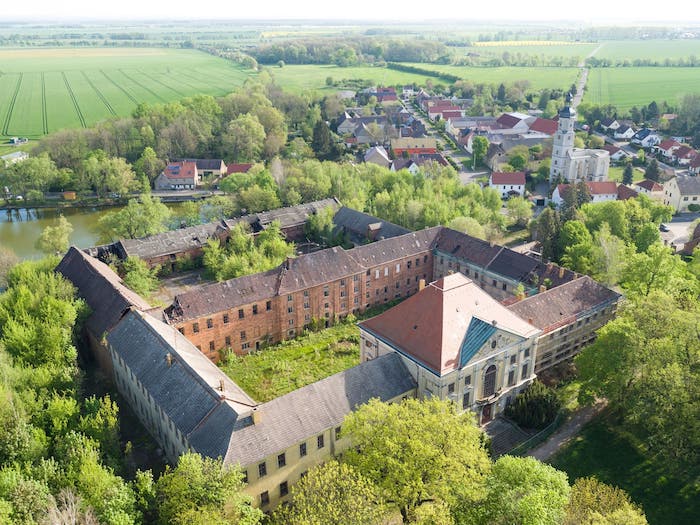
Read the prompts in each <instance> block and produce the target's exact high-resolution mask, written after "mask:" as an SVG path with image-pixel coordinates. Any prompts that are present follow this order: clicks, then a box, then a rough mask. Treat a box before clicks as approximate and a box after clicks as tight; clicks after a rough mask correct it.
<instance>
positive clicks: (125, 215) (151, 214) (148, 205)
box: [99, 193, 171, 240]
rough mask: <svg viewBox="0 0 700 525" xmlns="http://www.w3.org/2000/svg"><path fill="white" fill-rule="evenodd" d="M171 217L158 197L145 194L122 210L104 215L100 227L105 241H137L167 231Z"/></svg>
mask: <svg viewBox="0 0 700 525" xmlns="http://www.w3.org/2000/svg"><path fill="white" fill-rule="evenodd" d="M170 215H171V212H170V210H169V209H168V207H167V206H166V205H165V204H163V203H162V202H160V199H159V198H158V197H153V196H151V195H150V194H148V193H145V194H142V195H141V196H140V197H139V199H138V200H137V199H130V200H129V202H128V204H127V205H126V206H125V207H124V208H122V209H121V210H119V211H114V212H109V213H107V214H106V215H104V216H103V217H102V218H101V219H100V221H99V226H100V230H101V231H102V238H103V239H105V240H111V239H115V238H120V237H122V238H127V239H136V238H138V237H145V236H147V235H154V234H156V233H161V232H164V231H166V230H167V227H166V222H167V221H168V219H169V218H170Z"/></svg>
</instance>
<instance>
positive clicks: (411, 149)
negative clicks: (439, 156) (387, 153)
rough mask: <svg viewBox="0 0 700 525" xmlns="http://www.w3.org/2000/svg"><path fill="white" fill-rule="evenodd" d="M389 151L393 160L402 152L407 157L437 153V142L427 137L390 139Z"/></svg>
mask: <svg viewBox="0 0 700 525" xmlns="http://www.w3.org/2000/svg"><path fill="white" fill-rule="evenodd" d="M391 151H392V153H393V154H394V158H397V157H400V156H401V155H403V154H404V152H406V153H407V154H408V155H420V154H422V153H429V154H431V153H437V152H438V151H437V140H436V139H432V138H427V137H426V138H400V139H391Z"/></svg>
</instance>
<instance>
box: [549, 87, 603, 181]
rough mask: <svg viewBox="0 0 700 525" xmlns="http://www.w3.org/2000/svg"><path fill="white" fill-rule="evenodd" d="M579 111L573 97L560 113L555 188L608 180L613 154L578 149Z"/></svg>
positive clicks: (554, 151) (552, 178)
mask: <svg viewBox="0 0 700 525" xmlns="http://www.w3.org/2000/svg"><path fill="white" fill-rule="evenodd" d="M575 123H576V109H575V108H574V107H572V105H571V94H570V93H569V94H567V97H566V104H565V106H564V107H563V108H562V109H561V111H559V125H558V127H557V132H556V134H555V135H554V141H553V144H552V164H551V166H550V168H549V184H550V186H551V187H554V186H556V185H557V184H559V183H575V182H579V181H592V182H600V181H606V180H608V170H609V168H610V154H609V153H608V152H607V151H606V150H604V149H580V148H574V139H575V138H576V135H575V133H574V124H575Z"/></svg>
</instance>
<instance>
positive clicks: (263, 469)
mask: <svg viewBox="0 0 700 525" xmlns="http://www.w3.org/2000/svg"><path fill="white" fill-rule="evenodd" d="M258 476H259V477H261V478H262V477H265V476H267V463H265V462H264V461H263V462H262V463H258Z"/></svg>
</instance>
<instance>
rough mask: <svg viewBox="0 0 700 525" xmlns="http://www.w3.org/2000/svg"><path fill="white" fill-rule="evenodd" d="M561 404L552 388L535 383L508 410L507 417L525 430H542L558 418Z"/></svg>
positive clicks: (519, 395)
mask: <svg viewBox="0 0 700 525" xmlns="http://www.w3.org/2000/svg"><path fill="white" fill-rule="evenodd" d="M560 408H561V402H560V401H559V399H558V398H557V396H556V394H555V393H554V391H553V390H552V389H551V388H547V387H546V386H545V385H544V384H542V383H540V382H539V381H534V382H533V383H532V384H531V385H530V386H529V387H528V389H527V390H525V391H524V392H522V393H520V394H518V396H517V397H516V398H515V401H514V402H513V403H512V404H511V405H509V406H508V408H506V411H505V415H506V417H509V418H511V419H512V420H513V421H515V422H516V423H517V424H518V425H520V426H522V427H525V428H536V429H542V428H544V427H546V426H547V425H549V424H550V423H551V422H552V421H554V418H555V417H556V415H557V413H558V412H559V409H560Z"/></svg>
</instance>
